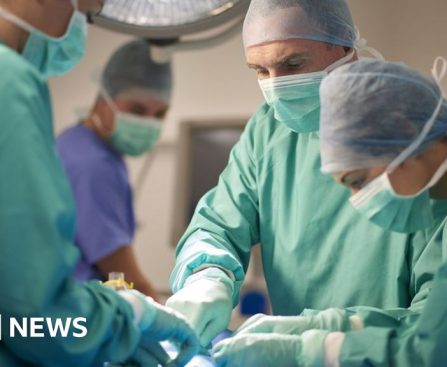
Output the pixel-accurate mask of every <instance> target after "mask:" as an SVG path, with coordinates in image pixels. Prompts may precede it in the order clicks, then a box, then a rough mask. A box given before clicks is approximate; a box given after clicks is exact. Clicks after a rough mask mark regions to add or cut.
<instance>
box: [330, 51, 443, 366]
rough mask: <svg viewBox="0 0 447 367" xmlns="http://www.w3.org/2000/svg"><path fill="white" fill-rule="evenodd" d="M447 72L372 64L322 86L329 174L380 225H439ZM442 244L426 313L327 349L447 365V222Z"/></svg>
mask: <svg viewBox="0 0 447 367" xmlns="http://www.w3.org/2000/svg"><path fill="white" fill-rule="evenodd" d="M446 70H447V61H446V60H444V59H442V58H437V59H436V60H435V64H434V67H433V70H432V73H433V78H431V79H429V78H426V77H423V76H422V75H420V74H419V73H417V72H416V71H414V70H411V69H409V68H408V67H406V66H404V65H402V64H394V63H385V62H378V61H371V60H369V61H368V60H365V61H361V62H358V63H356V64H352V65H349V66H345V67H342V68H340V69H338V70H337V71H336V72H334V73H333V74H331V75H330V76H329V77H328V78H326V79H325V80H324V82H323V84H322V86H321V104H322V113H321V140H322V149H321V155H322V170H323V171H324V172H327V173H331V174H332V175H333V176H334V178H335V179H336V180H337V181H339V182H341V183H343V184H344V185H345V186H347V187H348V188H349V189H350V190H351V191H352V194H353V196H352V198H351V202H352V204H353V205H354V206H355V207H356V210H357V211H358V212H359V214H360V215H362V216H364V217H367V218H368V219H369V220H370V221H372V222H374V223H375V224H376V225H378V226H381V227H384V228H389V229H390V230H399V231H406V232H411V231H414V230H415V229H416V228H422V227H427V226H430V225H431V224H430V223H431V222H433V217H434V215H433V213H432V212H431V211H430V205H429V201H430V199H438V200H445V199H447V174H446V171H447V138H446V136H447V100H446V99H445V97H443V91H442V87H440V82H441V80H442V78H443V77H444V76H445V73H446ZM390 101H392V102H393V103H390ZM348 106H349V107H348ZM353 106H358V107H353ZM432 243H441V244H442V246H441V252H440V253H439V257H440V258H442V259H443V261H444V264H443V265H442V266H441V268H440V270H439V271H438V272H437V274H436V276H435V280H434V281H433V283H432V285H431V291H430V294H429V295H428V298H427V300H426V302H425V307H424V310H423V312H422V314H418V313H417V314H409V315H406V316H405V317H401V318H400V319H399V320H398V322H396V324H395V325H394V326H393V327H366V328H365V329H363V330H361V331H350V332H347V333H346V334H344V335H343V334H338V335H336V334H333V335H331V336H330V337H329V338H330V339H332V342H331V343H329V341H328V342H327V347H330V344H333V343H335V344H338V347H337V348H336V349H338V350H336V352H337V353H335V354H339V358H338V363H339V364H340V366H342V367H354V366H369V367H379V366H380V367H385V366H396V367H407V366H408V367H410V366H418V367H443V366H446V365H447V348H446V341H447V297H446V295H447V263H446V262H445V261H446V254H447V252H446V251H447V218H446V219H444V221H443V222H442V224H441V225H440V226H439V228H438V229H437V231H436V233H435V235H434V236H433V238H432V239H431V242H430V243H429V245H428V246H431V244H432ZM337 339H339V340H338V342H337V341H336V340H337ZM341 341H343V343H342V344H340V342H341ZM332 354H334V351H332Z"/></svg>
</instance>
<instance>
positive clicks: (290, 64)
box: [287, 62, 303, 70]
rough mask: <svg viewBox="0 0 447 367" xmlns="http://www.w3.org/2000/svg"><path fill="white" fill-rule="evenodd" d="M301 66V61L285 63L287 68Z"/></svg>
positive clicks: (298, 67)
mask: <svg viewBox="0 0 447 367" xmlns="http://www.w3.org/2000/svg"><path fill="white" fill-rule="evenodd" d="M302 67H303V63H301V62H298V63H297V62H289V63H287V68H289V69H294V70H296V69H301V68H302Z"/></svg>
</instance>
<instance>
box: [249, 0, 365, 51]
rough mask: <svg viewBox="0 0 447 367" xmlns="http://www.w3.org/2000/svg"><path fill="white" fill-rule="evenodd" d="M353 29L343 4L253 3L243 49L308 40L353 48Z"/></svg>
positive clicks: (313, 0)
mask: <svg viewBox="0 0 447 367" xmlns="http://www.w3.org/2000/svg"><path fill="white" fill-rule="evenodd" d="M356 36H357V35H356V29H355V27H354V24H353V21H352V16H351V12H350V10H349V7H348V4H347V3H346V1H345V0H252V1H251V3H250V7H249V9H248V13H247V16H246V17H245V22H244V29H243V39H244V47H245V48H246V49H247V48H248V47H251V46H255V45H260V44H263V43H268V42H272V41H284V40H290V39H307V40H314V41H321V42H327V43H330V44H334V45H341V46H346V47H355V41H356Z"/></svg>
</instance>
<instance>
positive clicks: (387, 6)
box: [50, 0, 447, 289]
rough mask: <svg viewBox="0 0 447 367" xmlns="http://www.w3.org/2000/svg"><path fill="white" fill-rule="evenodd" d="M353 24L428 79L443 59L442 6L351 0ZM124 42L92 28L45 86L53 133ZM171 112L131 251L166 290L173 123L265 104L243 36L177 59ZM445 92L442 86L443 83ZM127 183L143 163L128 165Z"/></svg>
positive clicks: (408, 0) (241, 113)
mask: <svg viewBox="0 0 447 367" xmlns="http://www.w3.org/2000/svg"><path fill="white" fill-rule="evenodd" d="M349 3H350V6H351V9H352V12H353V16H354V19H355V21H356V24H357V26H358V28H359V30H360V31H361V34H362V36H363V37H365V38H366V39H367V40H368V44H369V45H371V46H374V47H376V48H377V49H379V50H380V51H382V53H383V54H384V56H385V57H386V58H387V59H390V60H402V61H405V62H406V63H408V64H409V65H410V66H412V67H415V68H417V69H419V70H421V71H422V72H425V73H428V72H429V70H430V68H431V64H432V61H433V59H434V57H435V56H437V55H443V56H447V46H446V40H447V37H446V35H447V22H446V21H445V15H446V14H447V1H445V0H425V1H423V2H421V1H419V0H351V1H349ZM128 39H130V38H129V37H128V36H123V35H119V34H116V33H113V32H109V31H105V30H101V29H98V28H96V27H91V28H90V38H89V41H88V49H87V55H86V57H85V59H84V60H83V62H82V63H81V64H80V65H79V66H78V67H77V68H76V69H75V70H74V71H73V72H72V73H70V74H69V75H67V76H64V77H62V78H55V79H52V80H51V81H50V85H51V90H52V95H53V104H54V111H55V113H54V118H55V125H56V133H59V132H60V131H61V130H63V129H65V128H66V127H68V126H70V125H72V124H74V123H75V122H76V120H77V119H78V118H79V116H81V115H82V113H85V111H86V110H87V109H88V108H89V107H90V106H91V105H92V103H93V102H94V99H95V97H96V94H97V83H96V80H97V77H98V75H99V73H100V71H101V68H102V67H103V65H104V64H105V63H106V61H107V58H108V57H109V56H110V54H111V53H112V52H113V50H114V49H115V48H116V47H118V46H119V45H120V44H122V43H123V42H125V41H126V40H128ZM173 63H174V72H175V88H174V93H173V99H172V109H171V111H170V113H169V115H168V117H167V122H166V129H165V131H164V133H163V139H162V142H161V145H160V148H159V149H158V150H157V153H156V155H155V157H154V160H153V163H152V166H151V170H150V172H149V175H148V176H147V180H146V183H145V186H144V190H143V191H142V195H141V196H139V197H138V200H137V201H136V203H135V204H136V209H137V219H138V225H139V230H138V234H137V237H136V250H137V253H138V256H139V261H140V263H141V265H142V267H143V269H144V271H145V273H146V274H147V275H148V276H149V277H150V278H151V279H152V280H153V281H154V282H155V285H156V287H157V288H159V289H166V288H167V286H168V277H169V273H170V270H171V269H172V266H173V264H174V251H173V248H172V243H170V242H171V238H170V237H171V227H172V217H173V215H172V213H173V210H175V202H174V190H175V180H176V150H175V147H176V142H177V133H178V124H179V123H181V121H184V120H188V119H193V118H217V119H222V118H225V117H229V118H234V117H236V118H240V117H247V116H249V115H250V114H251V113H252V112H253V111H254V110H255V109H256V107H257V105H259V104H260V103H261V102H262V96H261V93H260V92H259V90H258V86H257V83H256V79H255V76H254V74H253V72H251V71H249V70H248V69H247V67H246V65H245V60H244V53H243V49H242V44H241V39H240V37H237V38H234V39H232V40H231V41H229V42H226V43H224V44H222V45H220V46H218V47H215V48H211V49H207V50H201V51H194V52H184V53H180V54H177V55H175V56H174V59H173ZM446 87H447V85H446ZM129 163H130V172H131V177H132V181H133V182H135V179H136V177H137V175H138V172H139V170H140V169H141V167H142V160H141V159H137V160H129Z"/></svg>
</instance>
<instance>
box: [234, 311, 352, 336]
mask: <svg viewBox="0 0 447 367" xmlns="http://www.w3.org/2000/svg"><path fill="white" fill-rule="evenodd" d="M308 312H310V311H308ZM312 329H320V330H328V331H348V330H350V329H351V323H350V319H349V316H348V315H347V313H346V311H344V310H340V309H336V308H330V309H327V310H324V311H321V312H318V313H315V314H314V315H313V316H267V315H262V314H258V315H255V316H253V317H251V318H250V319H248V320H247V321H246V322H245V323H244V324H242V326H240V327H239V329H238V330H237V332H236V333H237V335H241V334H263V333H277V334H289V335H300V334H302V333H303V332H305V331H306V330H312Z"/></svg>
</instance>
